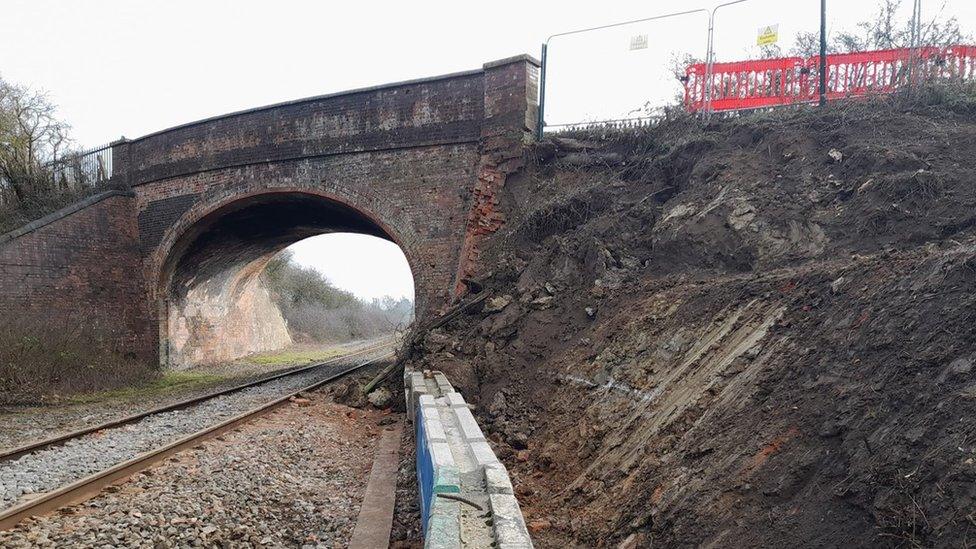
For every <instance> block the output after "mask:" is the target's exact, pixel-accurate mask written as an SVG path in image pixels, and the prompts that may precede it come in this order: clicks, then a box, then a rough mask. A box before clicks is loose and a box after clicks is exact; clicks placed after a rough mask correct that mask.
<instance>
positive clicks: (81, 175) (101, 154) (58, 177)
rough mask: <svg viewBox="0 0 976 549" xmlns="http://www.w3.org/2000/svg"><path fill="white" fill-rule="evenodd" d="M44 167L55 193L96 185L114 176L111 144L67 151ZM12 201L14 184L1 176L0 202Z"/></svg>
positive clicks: (1, 203)
mask: <svg viewBox="0 0 976 549" xmlns="http://www.w3.org/2000/svg"><path fill="white" fill-rule="evenodd" d="M41 167H42V169H43V173H44V174H45V177H47V178H48V180H49V182H50V184H51V187H52V188H53V190H54V191H56V192H68V191H77V190H81V189H85V188H92V187H97V186H98V185H100V184H102V183H104V182H106V181H108V180H110V179H111V178H112V173H113V172H112V145H103V146H101V147H95V148H93V149H87V150H83V151H78V152H71V153H67V154H64V155H62V156H60V157H58V158H56V159H54V160H51V161H49V162H46V163H44V164H43V165H42V166H41ZM11 200H13V190H12V183H11V182H10V181H7V180H6V179H5V178H4V177H3V176H0V205H3V204H6V203H8V202H9V201H11Z"/></svg>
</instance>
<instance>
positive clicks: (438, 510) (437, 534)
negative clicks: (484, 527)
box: [424, 496, 461, 549]
mask: <svg viewBox="0 0 976 549" xmlns="http://www.w3.org/2000/svg"><path fill="white" fill-rule="evenodd" d="M460 547H461V509H460V504H459V503H457V502H454V501H450V500H446V499H442V498H438V497H436V496H435V497H434V501H433V502H432V504H431V510H430V517H428V519H427V535H426V536H425V538H424V548H425V549H457V548H460Z"/></svg>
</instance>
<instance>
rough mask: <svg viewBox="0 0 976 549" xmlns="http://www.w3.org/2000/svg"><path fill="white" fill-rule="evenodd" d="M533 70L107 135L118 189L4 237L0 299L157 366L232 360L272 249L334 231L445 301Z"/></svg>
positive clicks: (514, 138)
mask: <svg viewBox="0 0 976 549" xmlns="http://www.w3.org/2000/svg"><path fill="white" fill-rule="evenodd" d="M537 69H538V65H537V63H536V62H535V61H534V60H533V59H531V58H529V57H527V56H519V57H514V58H510V59H504V60H501V61H496V62H492V63H487V64H485V65H484V66H483V68H482V69H479V70H474V71H468V72H463V73H457V74H450V75H446V76H440V77H434V78H426V79H422V80H415V81H409V82H401V83H396V84H389V85H384V86H378V87H373V88H368V89H361V90H354V91H349V92H343V93H337V94H332V95H326V96H321V97H313V98H309V99H302V100H298V101H293V102H288V103H282V104H278V105H271V106H268V107H261V108H257V109H252V110H247V111H242V112H237V113H232V114H228V115H225V116H220V117H216V118H211V119H207V120H201V121H199V122H193V123H190V124H185V125H182V126H177V127H175V128H171V129H168V130H164V131H161V132H158V133H154V134H150V135H147V136H145V137H141V138H139V139H135V140H131V141H130V140H122V141H119V142H117V143H113V145H112V149H111V155H112V162H113V164H114V166H113V169H112V173H111V181H110V183H111V184H112V185H113V186H118V187H119V188H123V189H125V190H120V191H110V192H106V193H102V194H99V195H96V196H93V197H91V198H89V199H87V200H84V201H82V202H79V203H78V204H75V205H73V206H71V207H68V208H66V209H64V210H61V211H59V212H56V213H54V214H52V215H49V216H47V217H45V218H43V219H40V220H38V221H35V222H33V223H31V224H29V225H27V226H25V227H22V228H21V229H18V230H16V231H13V232H11V233H8V234H6V235H2V236H0V310H3V311H4V314H5V315H7V314H10V315H12V316H13V315H18V316H19V317H20V318H24V319H25V321H26V320H27V319H30V320H31V321H37V322H44V323H48V324H50V325H58V323H60V322H64V321H67V322H78V323H82V324H83V325H84V326H86V327H88V328H91V329H92V330H93V331H94V333H96V334H98V336H99V337H101V338H104V341H105V342H106V343H108V344H110V345H112V346H113V347H114V348H116V349H119V350H124V351H125V352H127V353H131V354H132V355H133V356H135V357H137V358H140V359H144V360H154V361H155V360H159V361H160V362H161V363H162V364H164V365H172V366H177V367H179V366H184V365H188V364H193V363H197V362H203V361H209V360H220V359H229V358H234V357H237V356H241V355H243V354H247V353H248V352H252V351H254V350H259V348H268V346H269V345H273V344H274V343H275V341H273V340H274V339H275V338H276V337H278V336H277V335H276V334H275V333H274V330H271V331H270V332H271V333H269V331H268V330H266V329H261V328H260V327H259V324H260V323H258V322H256V319H257V317H258V316H260V315H267V314H273V315H276V314H277V309H276V308H274V307H273V306H270V299H269V296H268V295H267V292H266V291H264V290H263V287H262V286H261V285H260V284H259V282H258V281H259V279H258V276H259V275H260V273H261V272H262V270H263V269H264V267H265V265H266V264H267V262H268V261H269V260H270V259H271V258H272V257H273V256H274V255H275V254H276V253H278V252H279V251H281V250H282V249H284V248H285V247H287V246H288V245H290V244H292V243H294V242H297V241H299V240H301V239H304V238H307V237H309V236H313V235H316V234H322V233H326V232H334V231H344V232H358V233H366V234H371V235H376V236H379V237H382V238H386V239H389V240H391V241H393V242H395V243H397V244H398V245H399V246H400V248H401V249H402V250H403V253H404V255H405V256H406V258H407V261H408V262H409V263H410V267H411V270H412V272H413V276H414V284H415V286H416V296H417V298H416V303H417V305H416V306H417V315H418V316H421V315H422V314H423V313H424V312H425V311H426V312H430V311H434V310H437V309H441V308H443V307H445V306H446V305H448V304H449V303H450V302H451V300H452V299H454V298H455V297H456V296H457V295H459V294H460V293H461V292H463V291H464V283H465V280H466V279H467V278H468V277H470V276H473V275H474V274H475V273H476V272H477V259H478V251H479V242H480V239H481V238H482V237H483V236H484V235H486V234H488V233H490V232H492V231H494V230H497V228H498V227H499V226H500V225H501V223H502V222H503V218H502V215H501V213H500V212H498V211H497V210H496V209H495V205H496V203H497V200H496V199H495V196H494V193H495V191H496V190H497V189H498V188H499V187H500V186H501V185H504V183H505V179H506V177H507V176H508V175H509V174H511V173H513V172H514V171H516V170H518V169H519V168H520V167H521V165H522V161H523V150H524V144H525V142H526V141H527V140H529V139H531V137H530V136H531V129H532V128H534V127H535V116H536V107H537V105H536V93H537V92H536V88H537V82H536V80H537ZM242 296H248V297H247V298H243V297H242ZM278 321H279V323H281V327H282V329H283V326H284V325H283V322H281V320H280V315H278ZM285 337H287V336H285Z"/></svg>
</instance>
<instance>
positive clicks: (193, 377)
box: [69, 372, 225, 404]
mask: <svg viewBox="0 0 976 549" xmlns="http://www.w3.org/2000/svg"><path fill="white" fill-rule="evenodd" d="M224 379H225V378H223V377H221V376H217V375H213V374H204V373H198V372H167V373H165V374H163V375H161V376H159V377H157V378H156V379H153V380H152V381H149V382H147V383H143V384H140V385H135V386H132V387H121V388H118V389H111V390H108V391H98V392H94V393H88V394H84V395H78V396H73V397H70V398H69V401H70V402H73V403H76V404H87V403H91V402H100V401H103V400H134V399H136V398H139V397H147V396H155V395H161V394H166V393H171V392H174V391H177V390H186V389H196V388H199V387H204V386H207V385H214V384H216V383H218V382H220V381H223V380H224Z"/></svg>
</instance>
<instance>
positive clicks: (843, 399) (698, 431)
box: [415, 96, 976, 547]
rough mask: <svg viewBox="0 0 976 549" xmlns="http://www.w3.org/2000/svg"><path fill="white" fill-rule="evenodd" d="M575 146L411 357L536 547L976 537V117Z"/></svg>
mask: <svg viewBox="0 0 976 549" xmlns="http://www.w3.org/2000/svg"><path fill="white" fill-rule="evenodd" d="M970 97H971V96H970ZM578 137H579V139H576V140H566V139H562V140H558V139H557V140H555V141H553V142H549V143H544V144H542V145H540V146H539V147H538V148H537V150H536V154H537V157H538V159H537V160H538V161H537V162H536V163H535V164H534V165H533V166H532V167H531V168H530V169H528V170H527V171H526V172H525V173H523V174H521V176H520V177H517V178H515V179H514V180H513V181H512V182H510V183H509V184H508V186H507V188H506V189H505V197H504V198H503V201H502V206H503V207H504V208H505V209H506V211H507V213H508V214H509V223H508V225H507V227H506V229H505V230H504V231H503V232H501V233H499V234H498V235H497V236H496V238H495V241H494V243H493V248H492V249H491V250H490V252H489V253H488V257H490V258H491V261H492V262H493V265H495V269H494V270H493V272H492V273H491V275H490V276H489V277H488V278H487V279H486V280H485V281H484V287H485V291H488V292H491V293H492V296H493V297H492V298H491V299H489V300H487V301H485V306H484V308H483V309H482V310H480V311H477V312H475V313H472V314H469V315H467V316H463V317H461V318H459V319H458V320H455V321H454V322H452V323H451V324H449V325H447V326H445V327H443V328H441V329H439V330H437V331H435V332H432V333H430V334H428V335H427V337H426V339H425V341H424V344H423V348H422V349H420V351H419V353H417V355H416V356H415V362H416V363H417V364H416V365H417V366H418V367H429V368H437V369H441V370H444V371H445V372H447V373H448V375H450V376H451V378H452V379H454V380H456V382H457V385H459V388H460V390H462V391H463V392H464V393H465V394H466V395H469V396H470V397H471V398H470V400H472V401H477V402H478V404H479V407H478V410H477V412H476V413H477V414H478V416H479V420H481V421H482V423H483V424H484V425H486V426H488V429H487V430H488V431H489V432H490V433H491V438H492V440H493V445H494V447H495V449H496V451H497V452H498V453H499V455H500V456H502V457H504V458H505V459H506V461H507V462H508V463H507V464H508V465H509V468H510V470H511V471H512V474H513V481H514V482H515V484H516V487H517V491H518V493H519V495H520V501H521V502H522V504H523V509H524V510H525V512H526V515H527V520H528V522H529V525H530V529H532V530H533V535H534V536H535V538H536V540H537V542H538V545H540V546H566V545H577V546H593V545H597V546H606V545H616V544H618V543H624V545H625V546H628V547H644V546H648V545H649V544H650V543H654V544H655V545H660V546H682V545H699V544H704V545H709V544H711V545H712V546H729V545H735V546H756V545H766V546H774V545H776V546H782V545H800V546H804V547H807V546H841V545H843V546H859V545H878V544H881V545H904V546H909V545H913V544H917V545H926V546H933V545H934V546H958V545H961V544H965V543H967V540H968V542H969V543H971V542H972V540H973V539H976V514H974V510H976V414H974V412H976V372H974V371H973V362H974V359H976V229H974V227H976V166H974V165H973V159H974V158H976V102H974V101H973V100H972V99H970V98H968V97H966V96H952V97H951V98H948V99H947V98H946V97H944V96H940V97H935V98H928V99H925V100H919V99H914V100H911V101H908V100H906V99H904V98H898V99H894V100H891V101H888V102H886V103H884V104H881V103H877V104H875V103H872V104H856V105H848V106H845V107H835V108H830V109H826V110H822V111H817V112H812V111H809V112H808V111H805V112H798V113H791V114H782V113H780V114H776V115H770V116H768V117H760V118H748V119H741V120H738V121H726V122H720V123H716V124H714V125H712V126H709V127H707V128H705V129H700V128H698V127H697V126H696V125H694V124H691V123H687V124H685V123H681V122H676V123H671V124H665V125H664V126H662V127H660V128H657V129H655V130H651V131H649V132H647V133H644V134H641V135H636V136H635V135H629V136H621V135H616V136H614V135H609V136H594V135H588V136H578ZM479 397H480V399H479Z"/></svg>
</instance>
